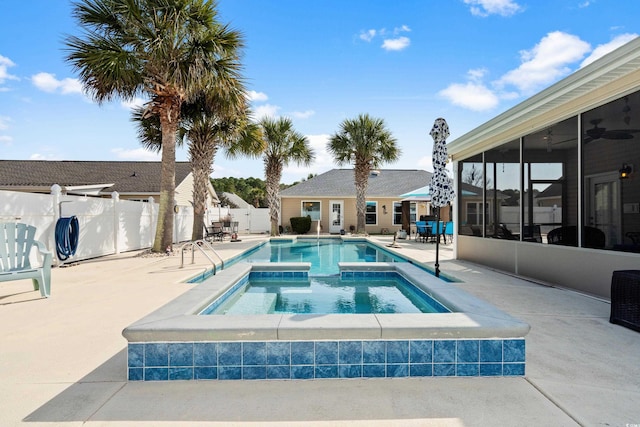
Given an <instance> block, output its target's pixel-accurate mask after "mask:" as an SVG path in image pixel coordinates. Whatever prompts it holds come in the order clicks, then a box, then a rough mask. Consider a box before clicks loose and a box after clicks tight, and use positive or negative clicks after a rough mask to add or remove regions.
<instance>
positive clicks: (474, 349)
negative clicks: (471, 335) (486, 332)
mask: <svg viewBox="0 0 640 427" xmlns="http://www.w3.org/2000/svg"><path fill="white" fill-rule="evenodd" d="M479 353H480V343H479V342H478V340H460V341H458V346H457V350H456V357H457V359H456V361H457V362H458V363H471V362H478V361H479V359H480V355H479Z"/></svg>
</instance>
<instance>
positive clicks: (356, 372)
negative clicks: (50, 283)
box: [123, 262, 529, 381]
mask: <svg viewBox="0 0 640 427" xmlns="http://www.w3.org/2000/svg"><path fill="white" fill-rule="evenodd" d="M225 265H226V264H225ZM338 268H339V271H340V274H341V275H344V276H346V277H348V276H349V275H354V276H355V275H358V276H360V277H361V278H362V279H364V280H368V279H370V278H374V277H376V276H378V275H380V274H387V273H389V272H392V273H395V274H400V275H402V276H403V277H405V278H406V279H407V280H409V281H410V282H411V283H413V284H415V285H416V286H417V287H419V288H420V289H421V290H422V291H424V292H426V293H427V294H428V295H430V296H432V297H434V298H435V299H437V300H438V301H440V302H442V303H443V304H445V305H446V306H447V307H448V308H449V309H450V310H451V312H448V313H394V314H389V313H370V314H358V315H354V314H291V313H277V314H256V315H237V316H226V315H208V316H202V315H199V313H200V312H201V311H202V310H203V309H204V308H205V307H207V306H208V305H209V304H211V302H213V301H215V300H216V299H217V298H219V297H220V296H221V295H223V294H224V293H225V292H227V291H228V290H229V289H230V288H232V287H233V286H234V285H236V284H237V283H239V282H240V281H241V280H243V278H245V277H247V276H248V275H250V274H251V273H261V274H265V275H278V274H280V275H284V274H288V275H292V277H293V276H295V275H299V274H305V273H306V274H307V275H308V274H309V271H310V269H311V264H310V263H308V262H294V263H286V262H281V263H271V262H267V263H259V262H255V263H246V262H237V263H235V264H234V265H232V266H230V267H227V268H225V269H224V270H222V271H220V272H218V274H216V275H215V276H212V277H210V278H208V279H206V280H204V281H203V282H202V283H200V284H198V285H196V286H194V287H193V288H192V289H191V290H189V291H187V292H186V293H185V294H183V295H182V296H180V297H178V298H177V299H175V300H174V301H172V302H170V303H169V304H167V305H165V306H164V307H162V308H160V309H158V310H156V311H155V312H153V313H151V314H149V315H148V316H146V317H144V318H142V319H140V320H139V321H138V322H135V323H134V324H132V325H130V326H129V327H127V328H125V329H124V330H123V336H124V337H125V338H126V339H127V341H128V346H127V370H128V373H127V377H128V379H129V380H130V381H166V380H205V379H206V380H256V379H292V380H293V379H320V378H371V377H431V376H434V377H438V376H522V375H524V373H525V340H524V336H525V335H526V334H527V333H528V331H529V325H527V324H526V323H524V322H522V321H520V320H518V319H515V318H513V317H511V316H510V315H508V314H506V313H504V312H502V311H500V310H499V309H497V308H495V307H493V306H492V305H490V304H488V303H486V302H484V301H482V300H480V299H478V298H476V297H474V296H472V295H470V294H468V293H466V292H464V291H463V290H462V289H461V288H460V287H458V286H453V285H452V284H451V283H447V282H445V281H442V280H439V279H438V278H436V277H435V276H433V275H431V274H428V273H426V272H425V271H424V270H422V269H420V268H418V267H417V266H416V265H413V264H411V263H409V262H339V263H338Z"/></svg>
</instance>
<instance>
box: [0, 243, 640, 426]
mask: <svg viewBox="0 0 640 427" xmlns="http://www.w3.org/2000/svg"><path fill="white" fill-rule="evenodd" d="M259 239H264V237H257V236H255V237H254V236H242V240H243V241H242V242H239V243H231V242H228V241H226V242H223V243H216V247H217V248H218V250H219V252H220V253H221V255H222V256H223V257H224V258H228V257H230V256H233V255H234V254H236V253H239V252H241V251H242V250H244V249H246V248H247V247H249V246H250V245H252V244H255V243H256V241H257V240H259ZM374 239H376V240H379V241H380V242H381V243H383V244H387V243H390V242H391V238H389V237H388V236H382V237H374ZM398 244H399V246H400V248H398V249H395V250H396V251H398V252H399V253H402V254H405V255H407V256H411V257H413V258H415V259H416V260H420V261H423V262H427V263H431V264H432V263H433V261H434V259H435V251H434V249H435V245H433V244H428V243H418V242H414V241H399V242H398ZM136 255H137V254H136V253H126V254H120V255H117V256H109V257H104V258H99V259H95V260H90V261H84V262H81V263H79V264H78V265H76V266H73V267H66V268H56V269H54V270H53V281H52V286H51V289H52V296H51V298H49V299H41V298H40V294H39V292H37V291H33V290H32V287H31V283H30V281H17V282H8V283H0V426H3V427H7V426H14V425H34V426H36V425H46V426H80V425H83V426H84V425H86V426H158V425H161V426H187V425H197V426H204V425H212V426H257V425H266V426H299V425H315V426H347V425H348V426H374V427H375V426H575V425H584V426H633V425H640V363H639V356H640V334H638V333H637V332H634V331H631V330H628V329H626V328H623V327H620V326H617V325H612V324H610V323H609V321H608V319H609V309H610V304H609V303H608V302H607V301H603V300H599V299H596V298H592V297H589V296H585V295H581V294H578V293H575V292H571V291H568V290H563V289H557V288H553V287H547V286H542V285H539V284H536V283H532V282H529V281H525V280H522V279H519V278H516V277H512V276H509V275H504V274H501V273H498V272H495V271H491V270H488V269H485V268H482V267H480V266H478V265H475V264H470V263H466V262H461V261H454V260H451V255H452V250H451V245H442V246H441V251H440V260H441V261H440V263H441V270H442V271H443V272H444V273H446V274H450V275H453V276H455V277H457V278H458V279H460V280H461V281H462V282H460V283H456V284H453V285H452V286H459V287H461V288H463V289H465V290H466V291H468V292H470V293H472V294H474V295H476V296H479V297H481V298H483V299H485V300H487V301H489V302H491V303H492V304H494V305H495V306H497V307H498V308H500V309H502V310H504V311H506V312H507V313H509V314H511V315H513V316H515V317H517V318H520V319H522V320H524V321H526V322H528V323H529V324H530V325H531V332H530V333H529V335H527V337H526V345H527V372H526V376H525V377H524V378H419V379H418V378H406V379H365V380H315V381H220V382H218V381H212V382H205V381H190V382H180V381H176V382H156V383H142V382H131V383H129V382H127V381H126V350H125V349H126V340H125V339H124V338H123V337H122V335H121V331H122V329H124V328H125V327H126V326H128V325H129V324H131V323H133V322H134V321H136V320H138V319H140V318H141V317H143V316H144V315H146V314H148V313H150V312H151V311H153V310H155V309H156V308H158V307H160V306H162V305H163V304H165V303H167V302H168V301H171V300H172V299H174V298H175V297H176V296H178V295H180V294H182V293H183V292H185V291H186V290H187V289H190V288H191V287H192V286H194V285H189V284H186V283H183V280H184V279H186V278H187V277H190V276H193V275H195V274H197V273H198V272H201V271H203V270H204V269H205V268H207V262H206V260H205V259H204V258H203V257H201V256H197V257H196V261H197V262H196V264H193V265H192V264H187V265H186V266H185V268H179V264H180V258H179V257H178V256H171V257H166V256H165V257H160V258H152V257H149V258H144V257H139V256H136ZM187 258H188V259H187V260H186V261H188V262H190V257H187ZM541 268H542V267H541Z"/></svg>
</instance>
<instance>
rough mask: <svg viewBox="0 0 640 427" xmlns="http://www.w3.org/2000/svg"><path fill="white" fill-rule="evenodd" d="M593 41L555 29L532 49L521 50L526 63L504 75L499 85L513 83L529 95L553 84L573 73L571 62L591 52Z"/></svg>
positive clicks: (522, 58) (521, 55) (523, 61)
mask: <svg viewBox="0 0 640 427" xmlns="http://www.w3.org/2000/svg"><path fill="white" fill-rule="evenodd" d="M590 49H591V46H590V45H589V43H587V42H585V41H583V40H581V39H580V38H579V37H577V36H574V35H572V34H567V33H563V32H561V31H554V32H551V33H549V34H547V35H546V36H544V37H543V38H542V40H540V42H539V43H538V44H537V45H535V46H534V47H533V49H531V50H523V51H521V52H520V58H521V60H522V63H521V64H520V66H519V67H518V68H516V69H515V70H511V71H509V72H508V73H506V74H505V75H503V76H502V77H501V78H500V80H499V81H498V82H496V83H497V84H498V85H499V86H503V85H513V86H515V87H517V88H518V89H519V90H520V91H521V92H524V93H525V94H530V93H533V92H534V91H536V90H538V89H540V87H541V86H544V85H546V84H549V83H552V82H554V81H556V80H558V79H559V78H561V77H564V76H566V75H567V74H569V73H570V72H571V68H569V66H568V65H569V64H571V63H574V62H576V61H578V60H580V59H582V57H584V55H585V54H586V53H587V52H589V50H590Z"/></svg>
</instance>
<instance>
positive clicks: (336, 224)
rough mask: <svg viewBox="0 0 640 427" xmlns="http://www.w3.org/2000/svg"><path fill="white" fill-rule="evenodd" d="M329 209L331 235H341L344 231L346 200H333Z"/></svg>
mask: <svg viewBox="0 0 640 427" xmlns="http://www.w3.org/2000/svg"><path fill="white" fill-rule="evenodd" d="M329 209H330V211H329V233H340V230H344V200H331V201H330V202H329Z"/></svg>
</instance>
